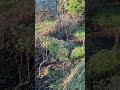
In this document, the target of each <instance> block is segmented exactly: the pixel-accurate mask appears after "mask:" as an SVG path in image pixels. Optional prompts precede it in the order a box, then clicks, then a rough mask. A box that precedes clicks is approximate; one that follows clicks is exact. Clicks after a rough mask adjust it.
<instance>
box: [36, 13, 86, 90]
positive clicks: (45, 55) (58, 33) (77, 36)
mask: <svg viewBox="0 0 120 90" xmlns="http://www.w3.org/2000/svg"><path fill="white" fill-rule="evenodd" d="M51 22H52V25H51V24H50V23H51ZM82 22H83V19H81V20H80V18H78V17H77V18H74V19H72V18H70V17H69V15H64V17H62V18H59V19H57V20H54V21H44V22H43V23H41V24H37V25H36V28H37V29H36V36H35V38H36V39H35V40H36V41H35V43H36V45H35V47H36V60H35V68H36V90H38V89H39V90H47V89H49V90H68V89H70V90H76V89H78V90H82V89H83V90H84V83H85V78H84V73H85V72H84V69H85V67H84V63H85V62H84V56H85V48H84V47H85V46H84V39H85V29H84V25H83V23H82ZM43 24H44V26H43ZM49 24H50V25H51V26H50V25H49ZM48 25H49V26H48ZM47 26H48V27H47ZM39 27H40V28H39ZM38 28H39V30H38ZM81 67H82V68H81ZM78 78H79V79H78ZM76 79H78V82H76V81H75V80H76ZM40 85H43V86H40ZM71 85H72V86H73V87H74V89H73V87H72V86H71ZM75 85H76V86H75ZM80 88H81V89H80Z"/></svg>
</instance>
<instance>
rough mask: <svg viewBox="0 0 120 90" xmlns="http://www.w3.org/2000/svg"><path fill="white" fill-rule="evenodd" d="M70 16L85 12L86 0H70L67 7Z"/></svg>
mask: <svg viewBox="0 0 120 90" xmlns="http://www.w3.org/2000/svg"><path fill="white" fill-rule="evenodd" d="M67 10H68V14H78V13H79V12H80V11H84V10H85V1H84V0H70V1H69V5H68V7H67Z"/></svg>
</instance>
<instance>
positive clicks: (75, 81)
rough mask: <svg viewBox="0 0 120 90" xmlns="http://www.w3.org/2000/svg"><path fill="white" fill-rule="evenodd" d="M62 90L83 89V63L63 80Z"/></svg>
mask: <svg viewBox="0 0 120 90" xmlns="http://www.w3.org/2000/svg"><path fill="white" fill-rule="evenodd" d="M63 86H64V87H63V89H62V90H84V89H85V61H84V59H83V60H82V61H81V62H79V63H78V64H77V65H76V66H75V68H74V69H72V70H71V73H70V74H69V75H68V76H67V77H66V79H64V83H63Z"/></svg>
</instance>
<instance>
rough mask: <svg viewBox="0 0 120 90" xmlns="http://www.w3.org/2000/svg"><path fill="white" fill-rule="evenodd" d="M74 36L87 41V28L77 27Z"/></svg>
mask: <svg viewBox="0 0 120 90" xmlns="http://www.w3.org/2000/svg"><path fill="white" fill-rule="evenodd" d="M73 36H75V37H77V38H82V39H85V28H82V27H77V28H76V29H75V30H74V32H73Z"/></svg>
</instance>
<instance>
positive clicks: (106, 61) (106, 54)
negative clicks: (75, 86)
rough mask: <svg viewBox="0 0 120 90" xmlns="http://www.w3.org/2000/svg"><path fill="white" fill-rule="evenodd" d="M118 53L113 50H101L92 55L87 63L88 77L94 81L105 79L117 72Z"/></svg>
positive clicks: (119, 62) (118, 63) (119, 61)
mask: <svg viewBox="0 0 120 90" xmlns="http://www.w3.org/2000/svg"><path fill="white" fill-rule="evenodd" d="M119 58H120V57H119V53H118V52H117V51H114V50H101V51H99V52H98V53H96V54H94V55H93V56H92V57H91V58H90V60H89V63H88V65H87V66H88V67H87V69H88V70H89V71H90V72H89V74H88V76H90V77H93V78H94V79H95V80H96V79H101V78H106V77H107V76H108V75H109V76H111V75H113V74H115V73H117V72H118V70H119V65H120V60H119Z"/></svg>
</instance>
